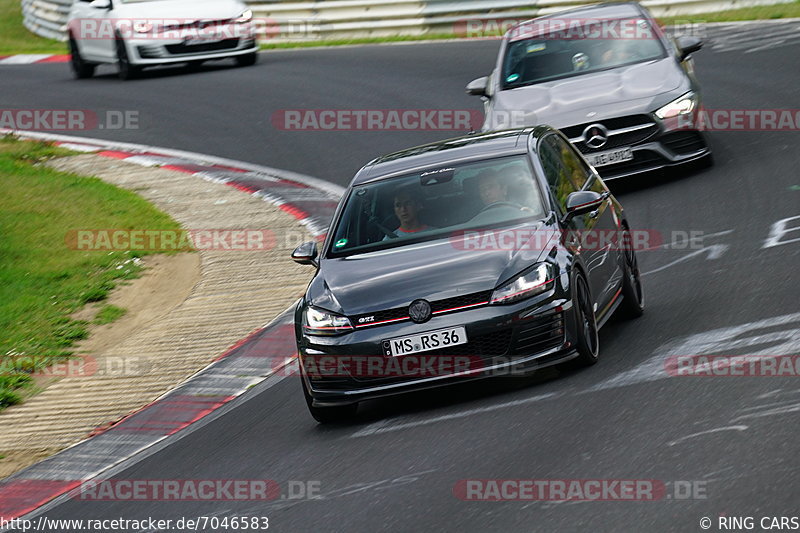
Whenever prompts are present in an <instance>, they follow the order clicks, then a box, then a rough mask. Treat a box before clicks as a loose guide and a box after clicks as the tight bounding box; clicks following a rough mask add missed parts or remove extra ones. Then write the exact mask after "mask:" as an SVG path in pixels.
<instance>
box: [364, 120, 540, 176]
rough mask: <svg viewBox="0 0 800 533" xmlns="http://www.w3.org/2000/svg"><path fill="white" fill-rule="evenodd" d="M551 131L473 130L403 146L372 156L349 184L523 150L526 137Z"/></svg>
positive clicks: (524, 129)
mask: <svg viewBox="0 0 800 533" xmlns="http://www.w3.org/2000/svg"><path fill="white" fill-rule="evenodd" d="M547 131H552V129H551V128H550V127H547V126H537V127H535V128H519V129H514V130H503V131H496V132H488V133H475V134H471V135H465V136H463V137H455V138H452V139H445V140H442V141H438V142H434V143H430V144H423V145H420V146H414V147H411V148H406V149H404V150H400V151H398V152H393V153H391V154H386V155H384V156H381V157H378V158H376V159H373V160H372V161H370V162H369V163H367V164H366V165H364V167H363V168H362V169H361V170H360V171H359V172H358V173H357V174H356V175H355V177H354V178H353V180H352V182H351V183H350V185H351V186H354V185H361V184H364V183H368V182H371V181H377V180H382V179H387V178H391V177H393V176H397V175H399V174H406V173H408V172H412V171H414V170H417V169H424V168H432V167H436V166H441V165H448V164H454V163H458V162H461V161H467V160H475V159H488V158H490V157H500V156H504V155H513V154H521V153H525V152H526V151H527V147H528V143H527V140H528V139H529V138H530V137H531V136H534V137H537V138H538V137H541V136H542V135H544V133H545V132H547Z"/></svg>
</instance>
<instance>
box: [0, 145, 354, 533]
mask: <svg viewBox="0 0 800 533" xmlns="http://www.w3.org/2000/svg"><path fill="white" fill-rule="evenodd" d="M3 133H9V132H8V131H5V132H4V130H0V134H3ZM13 133H15V134H16V135H18V136H19V137H22V138H29V139H38V140H46V141H51V142H54V143H56V144H58V145H60V146H63V147H65V148H70V149H72V150H76V151H82V152H96V153H97V154H98V155H100V156H103V157H112V158H115V159H120V160H124V161H126V162H129V163H134V164H138V165H143V166H153V167H155V166H158V167H161V168H165V169H170V170H175V171H178V172H185V173H188V174H192V175H194V176H197V177H198V178H200V179H206V180H210V181H215V182H220V183H224V184H226V185H229V186H232V187H236V188H237V189H239V190H241V191H244V192H247V193H249V194H252V195H254V196H257V197H260V198H262V199H264V200H265V201H268V202H270V203H273V204H275V205H278V206H279V207H280V208H281V209H282V210H284V211H286V212H287V213H290V214H292V215H293V216H294V217H295V218H296V219H297V220H298V221H299V222H300V223H301V224H303V225H305V226H306V227H307V229H308V230H309V232H310V233H312V234H313V235H314V236H315V237H317V238H324V235H325V231H326V230H327V226H328V222H329V220H330V217H331V215H332V214H333V210H334V209H335V207H336V203H337V201H338V198H339V196H341V192H342V189H341V188H340V187H338V186H336V185H333V184H330V183H327V182H323V181H321V180H317V179H316V178H312V177H310V176H303V175H300V174H295V173H292V172H287V171H282V170H277V169H273V168H269V167H263V166H259V165H252V164H249V163H243V162H240V161H231V160H226V159H221V158H215V157H213V156H207V155H203V154H195V153H190V152H182V151H177V150H170V149H165V148H158V147H150V146H143V145H134V144H130V143H114V142H109V141H102V140H98V139H84V138H77V137H68V136H63V135H49V134H41V133H27V132H13ZM295 370H296V350H295V346H294V306H292V307H290V308H289V309H287V310H286V311H285V312H284V313H282V314H281V315H280V316H279V317H277V318H276V319H274V320H273V321H272V322H270V323H269V324H267V325H266V326H264V327H263V328H260V329H258V330H256V331H254V332H253V333H251V334H250V335H248V336H247V337H245V338H244V339H241V340H240V341H238V342H237V343H235V344H234V345H233V346H231V347H230V348H229V349H228V350H226V351H225V352H224V353H222V354H221V355H220V356H218V357H217V358H216V359H215V360H214V361H213V362H212V363H211V364H210V365H209V366H207V367H206V368H204V369H203V370H201V371H200V372H198V373H197V374H195V375H194V376H193V377H191V378H190V379H189V380H187V381H186V382H184V383H183V384H182V385H180V386H178V387H177V388H175V389H173V390H172V391H169V392H168V393H166V394H164V395H163V396H161V397H160V398H158V399H157V400H156V401H155V402H153V403H151V404H149V405H147V406H145V407H143V408H142V409H140V410H139V411H136V412H134V413H132V414H130V415H128V416H126V417H124V418H122V419H121V420H117V421H112V422H109V423H108V424H105V425H104V426H102V427H100V428H97V429H96V430H95V431H94V432H92V434H91V435H90V436H89V438H87V439H86V440H84V441H82V442H79V443H77V444H75V445H74V446H72V447H70V448H67V449H66V450H64V451H62V452H60V453H58V454H56V455H54V456H52V457H50V458H48V459H45V460H44V461H42V462H40V463H37V464H35V465H33V466H31V467H29V468H26V469H25V470H22V471H21V472H18V473H17V474H14V475H13V476H10V477H8V478H6V479H4V480H2V481H0V519H3V520H6V521H8V520H11V519H13V518H20V517H23V516H27V515H31V516H33V515H34V514H37V513H40V512H42V511H43V510H45V509H47V508H49V507H51V506H54V505H57V504H58V503H59V502H61V501H63V500H65V499H67V498H69V497H70V491H72V490H73V489H74V488H76V487H78V486H79V485H80V484H81V483H82V482H85V481H88V480H90V479H93V478H96V477H98V476H101V475H104V476H108V475H109V474H110V473H111V472H113V471H114V470H115V469H119V468H122V464H123V463H125V466H127V465H129V462H128V460H129V459H132V458H133V459H132V460H133V461H136V460H141V459H143V458H144V457H146V456H147V455H148V454H149V453H154V452H155V451H156V450H158V449H160V448H162V447H164V446H167V445H170V444H172V443H173V442H174V441H175V440H177V439H180V438H183V436H185V435H187V434H188V433H189V432H191V431H193V430H195V429H197V428H199V427H202V425H203V423H200V424H199V423H198V422H199V421H201V420H203V421H204V423H208V422H210V421H211V420H213V417H212V416H211V415H214V416H220V415H221V414H222V412H223V411H219V410H220V409H221V408H223V407H225V406H226V405H228V404H229V403H230V402H231V401H232V400H235V399H237V398H239V397H240V396H241V395H243V394H244V393H245V392H247V391H248V390H250V389H251V388H252V387H254V386H255V385H259V384H262V383H263V382H264V381H265V380H268V379H269V378H272V381H271V384H274V383H277V382H278V381H280V380H281V379H283V377H285V376H287V375H290V374H292V373H294V372H295ZM267 385H268V384H265V385H264V386H267ZM270 386H271V385H270ZM242 401H246V399H243V400H242ZM134 456H136V458H134Z"/></svg>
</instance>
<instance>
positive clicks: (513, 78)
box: [506, 74, 519, 83]
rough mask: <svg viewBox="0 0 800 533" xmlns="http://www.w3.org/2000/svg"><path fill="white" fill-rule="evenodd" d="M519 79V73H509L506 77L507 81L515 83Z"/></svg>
mask: <svg viewBox="0 0 800 533" xmlns="http://www.w3.org/2000/svg"><path fill="white" fill-rule="evenodd" d="M518 79H519V74H509V76H508V77H507V78H506V83H514V82H515V81H517V80H518Z"/></svg>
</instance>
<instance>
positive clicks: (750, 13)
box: [659, 0, 800, 25]
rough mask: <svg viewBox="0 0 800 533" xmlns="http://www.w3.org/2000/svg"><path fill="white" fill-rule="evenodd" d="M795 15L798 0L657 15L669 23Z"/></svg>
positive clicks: (799, 7) (797, 14)
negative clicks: (715, 10) (668, 15)
mask: <svg viewBox="0 0 800 533" xmlns="http://www.w3.org/2000/svg"><path fill="white" fill-rule="evenodd" d="M797 17H800V0H795V1H794V2H790V3H787V4H775V5H772V6H754V7H744V8H742V9H732V10H730V11H721V12H719V13H706V14H702V15H682V16H675V17H659V20H660V21H662V22H663V23H664V24H667V25H671V24H680V23H686V22H734V21H739V20H769V19H786V18H797Z"/></svg>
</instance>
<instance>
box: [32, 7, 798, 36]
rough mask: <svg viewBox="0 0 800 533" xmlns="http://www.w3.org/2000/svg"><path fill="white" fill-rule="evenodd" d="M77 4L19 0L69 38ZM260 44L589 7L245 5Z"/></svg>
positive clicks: (45, 29)
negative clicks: (69, 23) (71, 13)
mask: <svg viewBox="0 0 800 533" xmlns="http://www.w3.org/2000/svg"><path fill="white" fill-rule="evenodd" d="M792 1H793V0H643V1H642V3H643V4H644V5H645V6H647V7H648V8H649V9H650V10H651V11H652V12H653V14H654V15H655V16H656V17H662V16H682V15H693V14H697V13H711V12H715V11H724V10H728V9H736V8H741V7H750V6H756V5H771V4H779V3H787V2H792ZM72 2H73V0H21V5H22V13H23V20H24V24H25V26H26V27H27V28H28V29H29V30H31V31H32V32H34V33H36V34H38V35H41V36H42V37H47V38H50V39H56V40H59V41H65V40H66V22H67V15H68V14H69V9H70V6H71V5H72ZM247 3H248V4H249V5H250V7H251V8H252V9H253V12H254V14H255V17H256V20H257V24H258V25H259V26H260V30H261V35H262V40H263V41H265V42H276V41H278V42H279V41H313V40H319V39H348V38H363V37H396V36H424V35H428V34H453V33H457V31H456V30H455V29H456V28H457V25H458V24H459V23H461V24H463V23H465V22H466V21H467V20H470V21H488V20H496V19H502V18H503V17H508V18H512V17H513V18H514V19H519V18H533V17H535V16H538V15H546V14H549V13H553V12H556V11H561V10H563V9H567V8H569V7H575V6H579V5H586V4H587V3H591V2H587V1H586V0H461V1H456V0H417V1H413V0H330V1H324V0H323V1H315V2H273V3H263V2H258V1H254V0H250V1H248V2H247Z"/></svg>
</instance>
